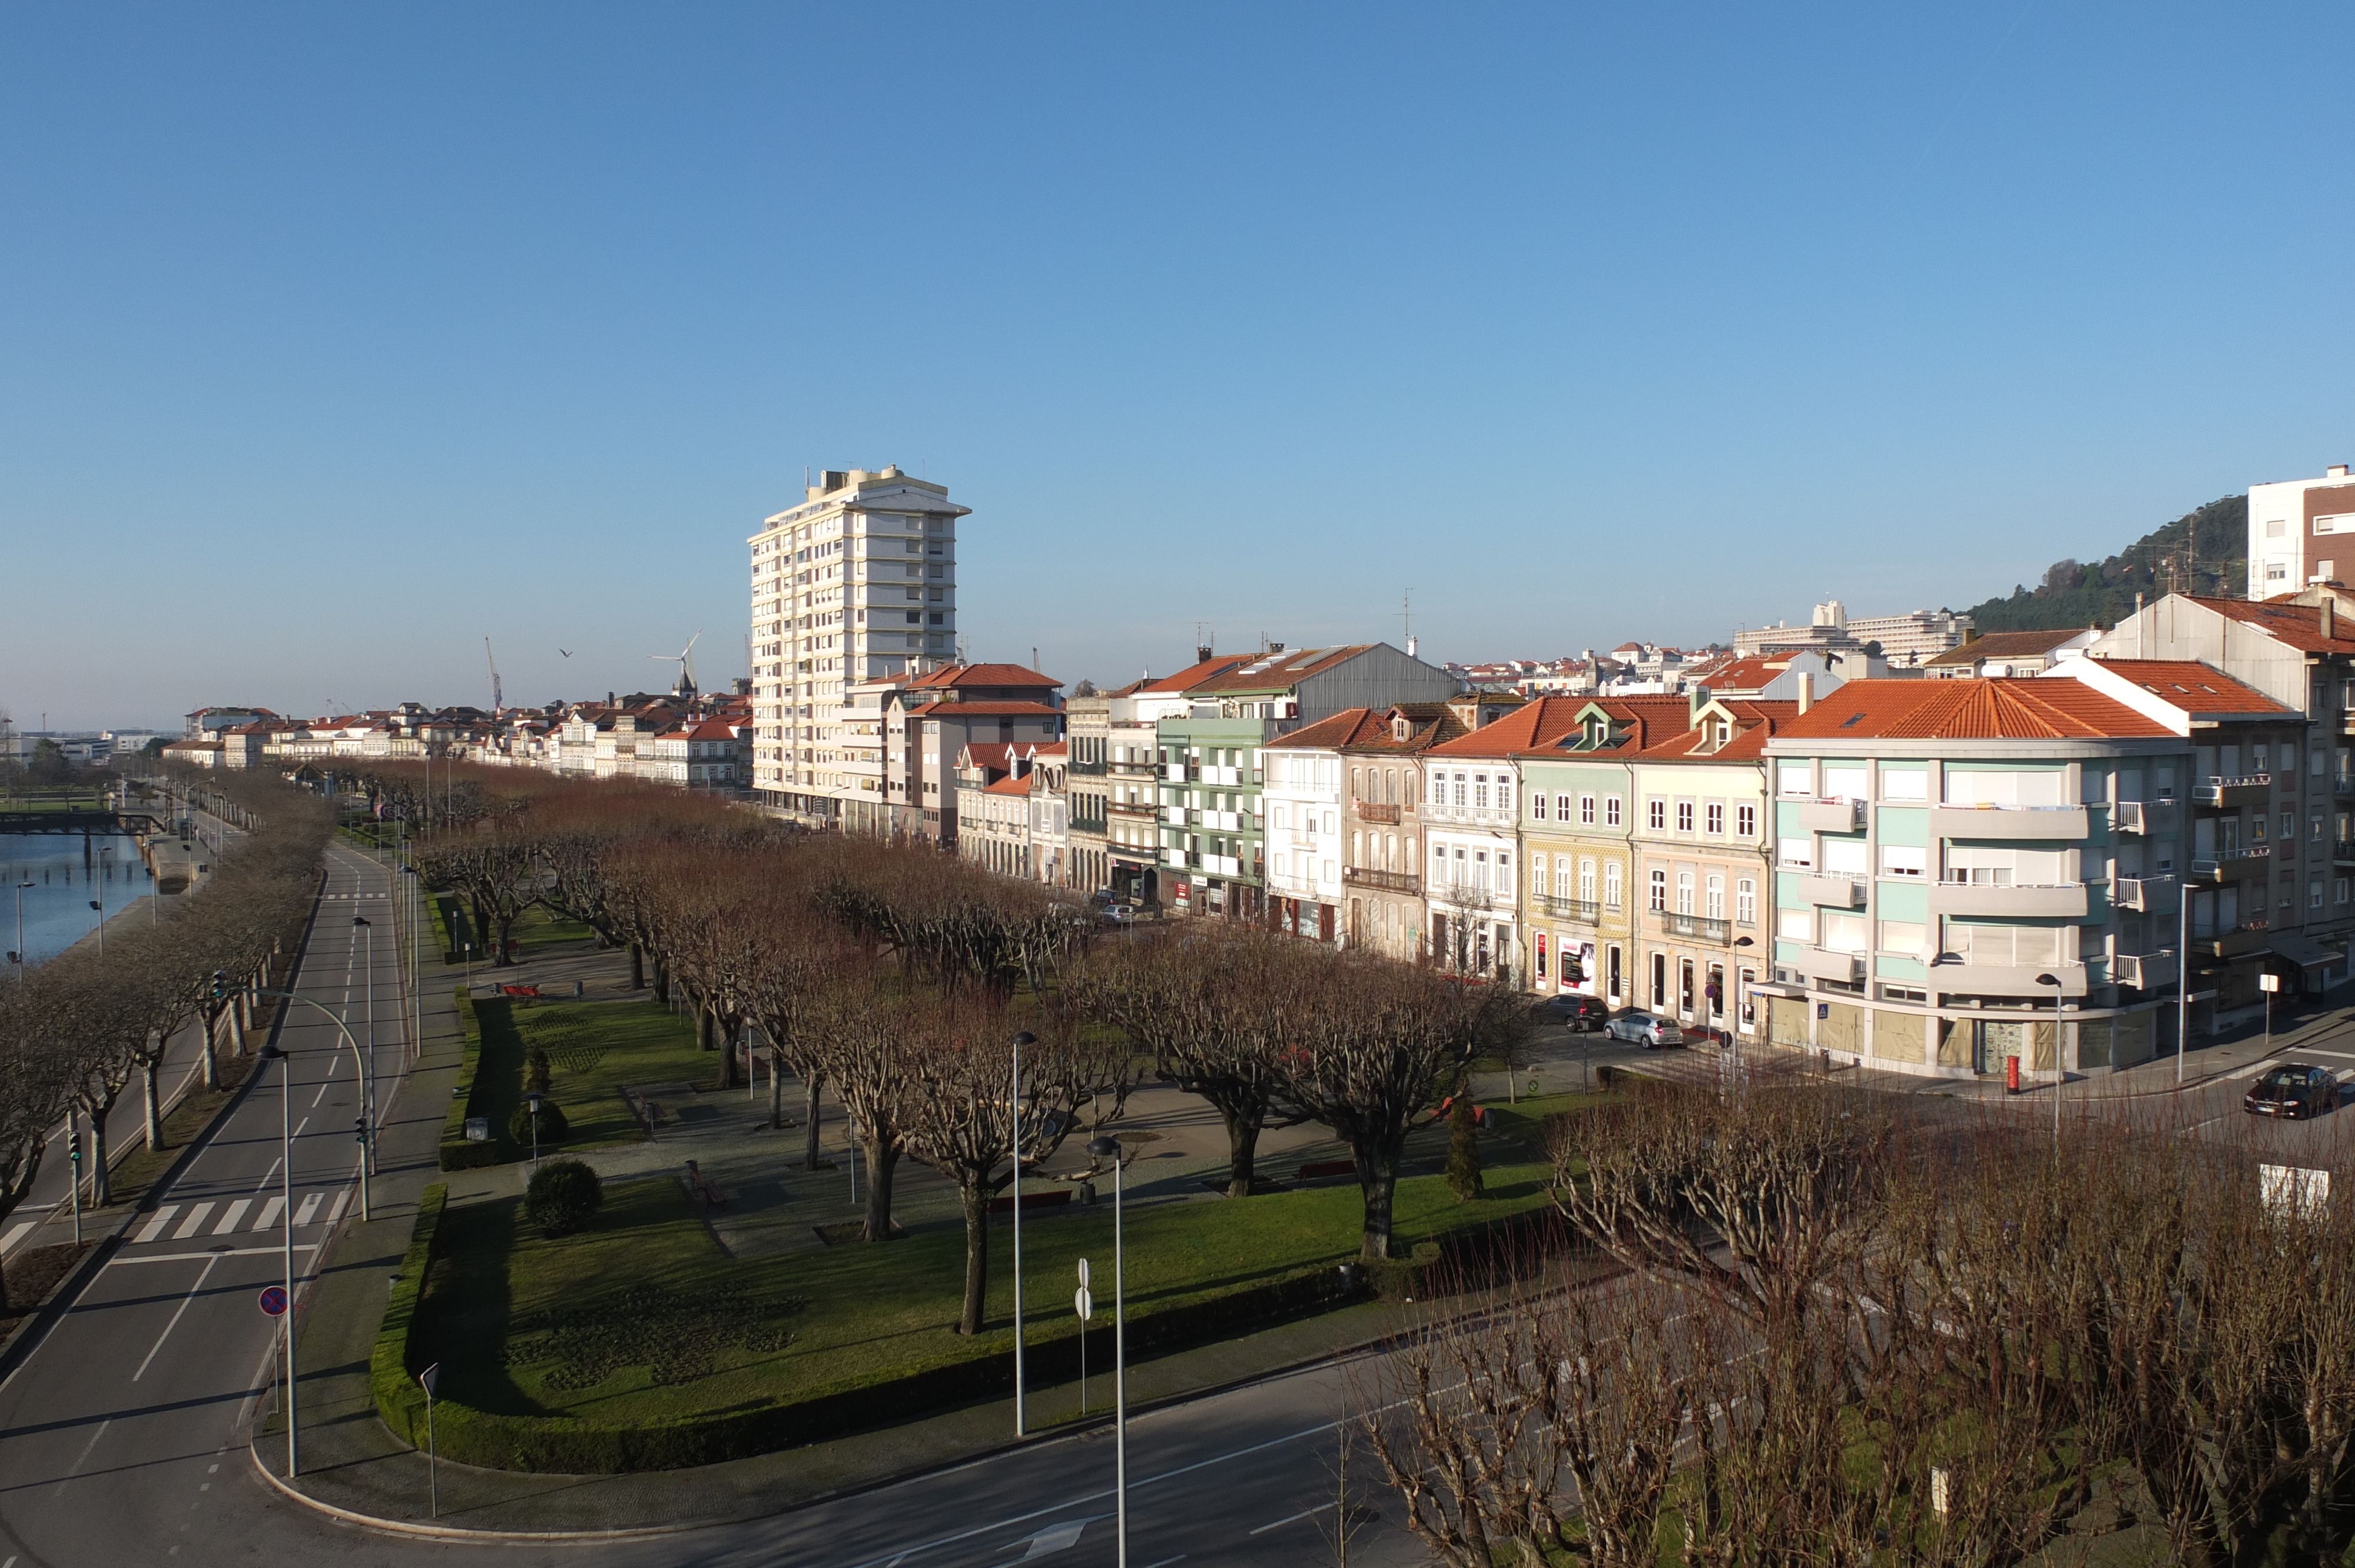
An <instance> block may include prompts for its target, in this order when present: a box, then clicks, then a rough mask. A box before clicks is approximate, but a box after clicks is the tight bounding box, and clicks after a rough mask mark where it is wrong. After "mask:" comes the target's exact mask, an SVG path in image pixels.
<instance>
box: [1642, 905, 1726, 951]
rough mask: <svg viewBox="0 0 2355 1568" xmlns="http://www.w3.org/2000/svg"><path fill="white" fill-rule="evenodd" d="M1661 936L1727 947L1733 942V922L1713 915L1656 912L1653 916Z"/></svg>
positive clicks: (1662, 910) (1664, 910) (1668, 911)
mask: <svg viewBox="0 0 2355 1568" xmlns="http://www.w3.org/2000/svg"><path fill="white" fill-rule="evenodd" d="M1652 918H1653V920H1654V921H1655V922H1656V924H1657V928H1658V930H1659V932H1660V934H1661V935H1663V936H1667V937H1682V938H1685V939H1686V940H1688V941H1693V942H1708V943H1710V944H1712V945H1714V946H1716V947H1720V948H1722V947H1727V946H1729V945H1731V944H1732V941H1733V922H1732V921H1731V920H1721V919H1719V918H1718V917H1717V916H1713V915H1678V914H1677V913H1675V912H1674V911H1672V910H1668V909H1660V910H1655V911H1654V912H1653V915H1652Z"/></svg>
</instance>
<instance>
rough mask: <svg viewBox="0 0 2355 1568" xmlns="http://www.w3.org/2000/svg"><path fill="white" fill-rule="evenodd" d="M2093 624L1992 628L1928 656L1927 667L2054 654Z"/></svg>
mask: <svg viewBox="0 0 2355 1568" xmlns="http://www.w3.org/2000/svg"><path fill="white" fill-rule="evenodd" d="M2091 630H2094V628H2092V627H2090V626H2065V627H2062V628H2061V629H2060V630H2055V631H1990V632H1987V634H1986V635H1984V636H1982V637H1980V638H1978V639H1977V640H1976V641H1970V642H1964V643H1958V644H1956V645H1955V647H1952V648H1949V649H1947V650H1946V651H1945V652H1944V653H1941V654H1939V655H1938V656H1937V657H1936V658H1934V659H1924V660H1923V661H1922V667H1923V669H1925V670H1930V669H1943V670H1951V669H1956V668H1962V669H1967V668H1969V667H1970V666H1971V665H1973V664H1976V663H1977V662H1979V661H1980V660H1982V659H2017V658H2019V656H2020V655H2022V654H2024V653H2050V652H2052V650H2054V649H2055V648H2058V647H2060V646H2061V644H2062V643H2063V642H2066V641H2069V640H2070V639H2071V638H2073V637H2083V635H2084V634H2085V633H2086V632H2088V631H2091Z"/></svg>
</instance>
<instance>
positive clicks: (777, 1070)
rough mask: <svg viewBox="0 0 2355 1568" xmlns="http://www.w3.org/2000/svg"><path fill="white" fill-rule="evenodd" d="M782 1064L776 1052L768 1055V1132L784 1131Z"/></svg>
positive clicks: (783, 1079)
mask: <svg viewBox="0 0 2355 1568" xmlns="http://www.w3.org/2000/svg"><path fill="white" fill-rule="evenodd" d="M769 1130H770V1131H772V1132H783V1131H784V1130H785V1074H784V1063H783V1060H782V1059H780V1058H779V1056H778V1055H777V1054H776V1052H774V1051H771V1052H770V1053H769Z"/></svg>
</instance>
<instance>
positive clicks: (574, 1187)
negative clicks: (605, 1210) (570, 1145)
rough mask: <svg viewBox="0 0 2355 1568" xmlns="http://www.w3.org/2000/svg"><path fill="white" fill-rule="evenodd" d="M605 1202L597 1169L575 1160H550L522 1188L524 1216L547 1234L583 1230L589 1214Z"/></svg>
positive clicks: (563, 1233) (603, 1189) (565, 1233)
mask: <svg viewBox="0 0 2355 1568" xmlns="http://www.w3.org/2000/svg"><path fill="white" fill-rule="evenodd" d="M603 1202H605V1188H604V1184H603V1183H602V1182H601V1181H598V1180H597V1172H595V1171H591V1170H590V1169H589V1167H587V1166H586V1165H583V1164H582V1163H581V1161H579V1160H549V1161H548V1162H547V1163H546V1164H544V1165H542V1166H541V1167H540V1168H539V1169H538V1170H537V1171H533V1172H532V1173H531V1185H530V1186H529V1187H527V1188H526V1189H524V1195H523V1213H524V1218H526V1219H527V1220H529V1221H530V1222H531V1223H532V1224H536V1225H538V1227H539V1228H540V1229H541V1230H542V1231H543V1232H545V1233H547V1234H549V1235H550V1236H564V1235H570V1234H572V1233H573V1232H575V1231H579V1230H586V1229H587V1228H588V1225H589V1221H590V1218H591V1216H592V1215H593V1214H595V1213H596V1212H597V1210H598V1208H599V1206H600V1205H602V1203H603Z"/></svg>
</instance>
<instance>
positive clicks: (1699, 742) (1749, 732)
mask: <svg viewBox="0 0 2355 1568" xmlns="http://www.w3.org/2000/svg"><path fill="white" fill-rule="evenodd" d="M1721 705H1722V706H1723V707H1724V708H1725V710H1726V712H1727V713H1729V714H1731V715H1732V716H1733V720H1734V723H1735V725H1736V726H1737V727H1736V728H1735V730H1734V733H1733V736H1732V738H1731V739H1729V740H1728V741H1727V742H1726V743H1725V744H1724V745H1723V746H1721V747H1718V748H1717V749H1716V750H1714V751H1703V750H1701V749H1700V748H1701V747H1703V746H1705V745H1707V744H1708V741H1709V737H1710V734H1711V732H1712V730H1713V729H1714V727H1715V723H1714V721H1713V720H1712V721H1710V722H1707V723H1703V724H1700V725H1698V726H1694V727H1693V728H1691V729H1689V730H1686V731H1685V732H1684V733H1683V734H1681V735H1672V736H1668V738H1667V739H1666V740H1663V741H1661V742H1659V743H1658V744H1657V745H1656V746H1651V747H1646V748H1645V749H1644V750H1641V751H1638V752H1636V753H1635V754H1634V760H1636V761H1638V762H1687V761H1689V762H1755V761H1757V760H1758V759H1759V758H1762V757H1764V756H1765V755H1766V742H1767V741H1768V740H1770V739H1772V738H1773V737H1774V736H1775V735H1777V734H1779V733H1781V731H1782V728H1783V726H1785V725H1787V724H1788V723H1790V721H1791V720H1793V719H1795V718H1796V717H1797V716H1798V714H1799V705H1798V704H1796V703H1795V702H1785V701H1784V700H1783V699H1781V698H1779V697H1778V698H1775V699H1774V700H1772V701H1761V700H1759V699H1756V698H1749V697H1732V698H1724V699H1721ZM1617 755H1619V756H1621V757H1626V756H1628V752H1627V749H1626V748H1625V747H1621V748H1620V750H1619V752H1618V753H1617Z"/></svg>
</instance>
